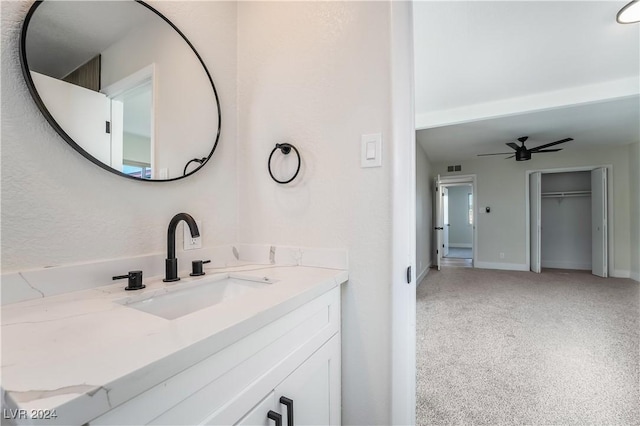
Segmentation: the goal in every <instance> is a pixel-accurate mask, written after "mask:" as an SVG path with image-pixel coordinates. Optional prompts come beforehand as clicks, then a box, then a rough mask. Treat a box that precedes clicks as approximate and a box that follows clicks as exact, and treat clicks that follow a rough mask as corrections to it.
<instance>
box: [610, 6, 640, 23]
mask: <svg viewBox="0 0 640 426" xmlns="http://www.w3.org/2000/svg"><path fill="white" fill-rule="evenodd" d="M616 21H618V22H619V23H621V24H633V23H634V22H640V1H638V0H633V1H632V2H630V3H629V4H627V5H626V6H625V7H623V8H622V9H620V12H618V15H617V16H616Z"/></svg>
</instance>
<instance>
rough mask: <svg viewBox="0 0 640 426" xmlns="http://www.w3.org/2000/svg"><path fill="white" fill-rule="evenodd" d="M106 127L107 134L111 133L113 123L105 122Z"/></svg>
mask: <svg viewBox="0 0 640 426" xmlns="http://www.w3.org/2000/svg"><path fill="white" fill-rule="evenodd" d="M104 123H105V126H104V131H105V132H106V133H111V122H110V121H105V122H104Z"/></svg>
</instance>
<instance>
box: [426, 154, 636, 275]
mask: <svg viewBox="0 0 640 426" xmlns="http://www.w3.org/2000/svg"><path fill="white" fill-rule="evenodd" d="M628 157H629V146H620V147H617V148H600V149H583V150H574V149H565V150H563V151H559V152H556V153H553V154H544V155H537V156H535V157H534V158H533V159H532V160H530V161H521V162H517V161H514V160H513V159H511V160H509V161H507V160H505V159H502V158H499V157H498V158H481V159H471V160H463V161H456V164H461V165H462V171H461V172H454V173H448V172H447V171H446V170H447V169H446V166H447V164H451V162H450V161H449V162H447V163H437V164H434V173H435V174H437V173H440V174H441V175H442V176H453V175H456V174H476V175H477V192H476V201H477V202H476V208H477V209H478V223H477V232H478V241H477V249H478V253H477V257H476V260H477V261H479V262H487V263H493V264H510V265H511V266H512V267H514V268H522V267H524V266H525V265H526V261H527V259H526V227H525V217H526V216H525V215H526V212H525V185H526V171H527V170H539V169H553V168H560V167H578V166H592V165H608V164H611V165H612V166H613V173H612V175H611V176H610V180H611V181H612V185H613V191H611V192H610V193H609V196H610V199H612V200H613V207H614V210H615V213H614V216H613V218H614V229H613V230H610V231H612V234H613V238H614V242H615V244H614V246H613V251H614V253H615V263H614V265H613V267H614V270H616V271H619V273H620V275H625V274H628V273H629V268H630V263H629V262H630V256H629V249H630V244H631V240H630V223H631V221H630V217H629V214H630V204H629V194H630V185H629V159H628ZM486 206H490V207H491V213H485V207H486ZM501 252H502V253H504V254H505V257H504V259H501V258H500V253H501Z"/></svg>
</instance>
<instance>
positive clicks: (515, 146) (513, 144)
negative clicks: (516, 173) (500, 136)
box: [506, 142, 520, 151]
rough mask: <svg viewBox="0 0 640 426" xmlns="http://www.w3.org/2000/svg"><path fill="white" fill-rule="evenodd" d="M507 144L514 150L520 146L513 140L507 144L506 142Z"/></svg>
mask: <svg viewBox="0 0 640 426" xmlns="http://www.w3.org/2000/svg"><path fill="white" fill-rule="evenodd" d="M506 145H507V146H510V147H511V148H513V149H515V150H516V151H517V150H519V149H520V147H519V146H518V144H516V143H514V142H509V143H508V144H506Z"/></svg>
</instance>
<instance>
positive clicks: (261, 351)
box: [90, 288, 340, 425]
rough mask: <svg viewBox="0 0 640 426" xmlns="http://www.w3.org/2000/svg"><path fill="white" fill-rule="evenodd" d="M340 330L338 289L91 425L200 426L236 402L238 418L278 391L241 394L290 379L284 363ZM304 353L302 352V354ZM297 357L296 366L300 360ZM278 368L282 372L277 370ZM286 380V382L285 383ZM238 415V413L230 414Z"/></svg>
mask: <svg viewBox="0 0 640 426" xmlns="http://www.w3.org/2000/svg"><path fill="white" fill-rule="evenodd" d="M339 328H340V292H339V288H336V289H333V290H331V291H330V292H327V293H325V294H324V295H322V296H320V297H318V298H316V299H314V300H312V301H311V302H309V303H307V304H305V305H303V306H301V307H299V308H298V309H296V310H294V311H292V312H290V313H288V314H286V315H285V316H283V317H281V318H279V319H277V320H275V321H273V322H271V323H269V324H266V325H265V326H264V327H262V328H260V329H259V330H257V331H256V332H254V333H252V334H250V335H249V336H247V337H245V338H243V339H241V340H239V341H238V342H236V343H234V344H232V345H230V346H228V347H226V348H224V349H222V350H221V351H219V352H217V353H215V354H213V355H211V356H210V357H208V358H206V359H205V360H203V361H201V362H199V363H197V364H195V365H194V366H192V367H190V368H188V369H186V370H184V371H182V372H180V373H178V374H176V375H175V376H173V377H171V378H169V379H168V380H166V381H165V382H163V383H160V384H158V385H157V386H154V387H153V388H151V389H149V390H148V391H146V392H144V393H142V394H140V395H138V396H136V397H135V398H133V399H131V400H129V401H127V402H126V403H124V404H122V405H120V406H119V407H116V408H115V409H113V410H111V411H109V412H107V413H105V414H104V415H102V416H100V417H98V418H97V419H94V420H93V421H91V422H90V424H91V425H98V424H171V425H180V424H188V425H193V424H198V423H200V422H202V421H203V420H204V419H205V418H207V417H209V416H210V414H211V413H214V412H216V411H217V410H220V409H221V408H222V407H223V406H225V405H229V403H230V402H231V401H232V400H233V399H234V398H235V403H234V404H235V406H237V407H238V409H237V411H238V413H239V415H238V416H237V417H235V419H234V422H235V421H237V419H239V418H241V416H242V414H244V413H246V412H247V411H248V410H250V409H251V408H252V407H253V406H254V405H255V402H256V401H258V400H260V399H261V398H262V397H264V395H266V394H267V393H268V392H269V391H271V390H273V387H274V385H275V384H277V383H278V381H275V382H273V383H272V385H271V387H270V388H265V389H261V390H260V391H259V392H258V393H256V394H255V395H254V394H253V393H251V392H250V395H247V398H245V399H243V398H240V401H238V398H237V396H238V395H239V394H242V393H243V390H244V389H245V388H247V387H248V386H249V385H250V384H252V383H253V382H255V381H257V380H258V379H260V378H262V377H269V375H273V376H274V377H280V376H281V375H282V374H284V375H283V376H282V377H286V375H287V374H288V373H290V371H292V370H293V369H294V368H295V367H296V366H297V365H299V364H300V363H301V362H302V361H304V358H303V359H302V360H300V362H298V363H297V364H295V365H291V366H290V368H289V367H288V366H287V365H286V364H284V365H283V360H285V359H287V358H288V357H292V356H293V355H295V354H304V353H306V352H308V351H311V353H312V352H313V350H315V349H317V348H318V347H320V346H321V345H322V344H323V343H324V342H325V341H327V340H328V339H329V338H330V337H331V336H332V335H333V334H335V333H337V332H338V331H339ZM300 349H303V350H302V351H301V350H300ZM298 356H302V355H298ZM295 361H296V357H295V356H294V357H293V360H292V361H291V362H295ZM278 367H279V368H278ZM280 380H281V379H280ZM231 412H233V413H235V412H236V410H231Z"/></svg>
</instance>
